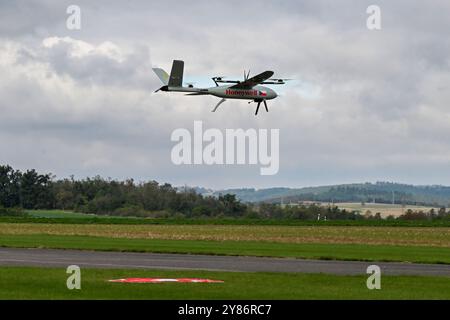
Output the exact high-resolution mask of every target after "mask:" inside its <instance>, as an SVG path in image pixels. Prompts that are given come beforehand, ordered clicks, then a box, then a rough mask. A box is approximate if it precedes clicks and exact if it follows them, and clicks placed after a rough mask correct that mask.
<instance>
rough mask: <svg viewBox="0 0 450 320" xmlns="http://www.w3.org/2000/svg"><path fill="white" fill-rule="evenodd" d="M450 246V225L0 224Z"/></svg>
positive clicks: (41, 230)
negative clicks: (432, 226)
mask: <svg viewBox="0 0 450 320" xmlns="http://www.w3.org/2000/svg"><path fill="white" fill-rule="evenodd" d="M33 234H35V235H38V234H47V235H70V236H73V235H79V236H95V237H108V238H127V239H163V240H211V241H265V242H279V243H291V244H292V243H297V244H304V243H320V244H368V245H398V246H401V245H404V246H428V247H432V246H435V247H447V248H449V247H450V228H425V227H423V228H409V227H403V228H395V227H331V226H330V227H328V226H321V227H308V226H234V225H228V226H224V225H222V226H221V225H103V224H94V225H84V224H43V223H40V224H33V223H23V224H19V223H15V224H7V223H0V235H33Z"/></svg>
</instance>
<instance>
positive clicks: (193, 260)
mask: <svg viewBox="0 0 450 320" xmlns="http://www.w3.org/2000/svg"><path fill="white" fill-rule="evenodd" d="M72 264H74V265H78V266H80V267H81V268H82V267H89V268H132V269H173V270H176V269H178V270H183V269H186V270H199V269H201V270H212V271H237V272H239V271H245V272H261V271H264V272H303V273H328V274H337V275H357V274H366V270H367V267H368V266H369V265H372V264H376V265H378V266H379V267H380V268H381V273H382V274H385V275H426V276H449V277H450V265H439V264H415V263H393V262H389V263H388V262H359V261H334V260H305V259H288V258H259V257H234V256H208V255H190V254H160V253H132V252H101V251H82V250H56V249H18V248H0V266H36V267H67V266H69V265H72Z"/></svg>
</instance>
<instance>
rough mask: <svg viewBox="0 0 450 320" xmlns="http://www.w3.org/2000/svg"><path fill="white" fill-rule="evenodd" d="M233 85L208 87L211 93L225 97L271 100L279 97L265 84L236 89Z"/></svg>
mask: <svg viewBox="0 0 450 320" xmlns="http://www.w3.org/2000/svg"><path fill="white" fill-rule="evenodd" d="M231 87H232V86H230V85H227V86H218V87H211V88H208V92H209V94H211V95H213V96H216V97H219V98H225V99H247V100H255V99H264V100H271V99H274V98H276V97H277V93H276V92H275V91H274V90H272V89H270V88H268V87H264V86H254V87H253V88H251V89H234V88H231Z"/></svg>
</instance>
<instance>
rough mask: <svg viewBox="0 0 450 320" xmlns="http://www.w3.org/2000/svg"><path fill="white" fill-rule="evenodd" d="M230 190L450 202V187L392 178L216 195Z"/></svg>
mask: <svg viewBox="0 0 450 320" xmlns="http://www.w3.org/2000/svg"><path fill="white" fill-rule="evenodd" d="M225 193H231V194H235V195H236V196H237V197H238V198H239V199H240V200H242V201H244V202H280V201H281V200H283V202H284V203H288V202H297V201H306V200H309V201H325V202H377V203H392V202H393V201H394V202H395V203H396V204H417V205H431V206H445V207H449V206H450V187H446V186H440V185H431V186H414V185H407V184H400V183H391V182H377V183H355V184H342V185H332V186H321V187H307V188H299V189H294V188H268V189H259V190H256V189H227V190H221V191H216V192H214V194H215V195H218V194H225Z"/></svg>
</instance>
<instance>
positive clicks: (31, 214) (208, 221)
mask: <svg viewBox="0 0 450 320" xmlns="http://www.w3.org/2000/svg"><path fill="white" fill-rule="evenodd" d="M25 212H26V213H27V215H28V216H27V217H7V216H0V222H4V223H26V222H28V223H57V224H63V223H64V224H129V225H168V224H170V225H264V226H266V225H270V226H278V225H282V226H385V227H388V226H391V227H450V219H439V220H437V219H435V220H386V219H361V220H328V221H323V220H321V221H317V220H299V219H250V218H243V217H240V218H232V217H222V218H220V217H200V218H138V217H120V216H107V215H94V214H85V213H79V212H73V211H63V210H26V211H25Z"/></svg>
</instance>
